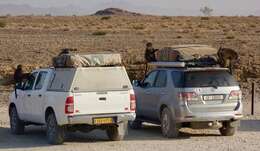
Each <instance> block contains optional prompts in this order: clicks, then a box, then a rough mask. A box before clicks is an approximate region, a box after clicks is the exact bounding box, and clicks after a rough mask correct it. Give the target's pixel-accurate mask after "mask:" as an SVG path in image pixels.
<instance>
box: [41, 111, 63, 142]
mask: <svg viewBox="0 0 260 151" xmlns="http://www.w3.org/2000/svg"><path fill="white" fill-rule="evenodd" d="M46 135H47V139H48V142H49V144H52V145H60V144H63V142H64V135H65V132H64V128H63V127H62V126H59V125H58V123H57V120H56V117H55V114H54V113H50V114H49V115H48V116H47V120H46Z"/></svg>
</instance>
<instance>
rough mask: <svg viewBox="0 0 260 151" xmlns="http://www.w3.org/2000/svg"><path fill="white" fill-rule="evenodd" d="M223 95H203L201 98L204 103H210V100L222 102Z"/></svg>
mask: <svg viewBox="0 0 260 151" xmlns="http://www.w3.org/2000/svg"><path fill="white" fill-rule="evenodd" d="M223 99H224V96H223V95H205V96H203V100H205V101H211V100H223Z"/></svg>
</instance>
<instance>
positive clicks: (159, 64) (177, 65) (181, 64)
mask: <svg viewBox="0 0 260 151" xmlns="http://www.w3.org/2000/svg"><path fill="white" fill-rule="evenodd" d="M148 65H150V66H157V67H175V68H184V67H186V63H185V62H150V63H148Z"/></svg>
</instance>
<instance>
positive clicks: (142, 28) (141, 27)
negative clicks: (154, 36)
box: [133, 24, 145, 30]
mask: <svg viewBox="0 0 260 151" xmlns="http://www.w3.org/2000/svg"><path fill="white" fill-rule="evenodd" d="M133 29H134V30H144V29H145V27H144V25H143V24H139V25H134V26H133Z"/></svg>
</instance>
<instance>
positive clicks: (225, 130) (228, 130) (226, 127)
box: [219, 122, 237, 136]
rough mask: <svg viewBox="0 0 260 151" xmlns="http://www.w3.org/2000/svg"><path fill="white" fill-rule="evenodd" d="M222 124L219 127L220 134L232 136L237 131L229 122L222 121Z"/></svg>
mask: <svg viewBox="0 0 260 151" xmlns="http://www.w3.org/2000/svg"><path fill="white" fill-rule="evenodd" d="M222 124H223V126H222V127H221V128H220V129H219V132H220V134H221V135H222V136H233V135H235V133H236V131H237V127H232V126H231V125H230V124H231V122H223V123H222Z"/></svg>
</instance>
